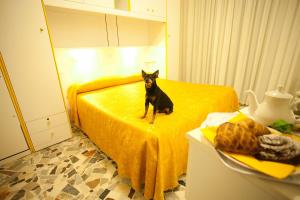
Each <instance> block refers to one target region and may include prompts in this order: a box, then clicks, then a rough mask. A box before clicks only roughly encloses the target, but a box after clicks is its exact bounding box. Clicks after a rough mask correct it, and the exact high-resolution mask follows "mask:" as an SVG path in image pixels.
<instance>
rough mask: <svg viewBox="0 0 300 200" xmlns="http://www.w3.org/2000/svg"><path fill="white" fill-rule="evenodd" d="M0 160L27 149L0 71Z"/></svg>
mask: <svg viewBox="0 0 300 200" xmlns="http://www.w3.org/2000/svg"><path fill="white" fill-rule="evenodd" d="M0 109H1V114H0V160H2V159H4V158H7V157H10V156H13V155H15V154H18V153H21V152H24V151H26V150H28V146H27V144H26V141H25V138H24V136H23V133H22V130H21V126H20V123H19V120H18V117H17V114H16V111H15V109H14V106H13V103H12V101H11V98H10V96H9V93H8V90H7V88H6V85H5V82H4V78H3V75H2V73H1V71H0Z"/></svg>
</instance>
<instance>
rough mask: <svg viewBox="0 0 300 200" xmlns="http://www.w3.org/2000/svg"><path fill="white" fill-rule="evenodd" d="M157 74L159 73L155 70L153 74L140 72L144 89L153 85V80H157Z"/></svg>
mask: <svg viewBox="0 0 300 200" xmlns="http://www.w3.org/2000/svg"><path fill="white" fill-rule="evenodd" d="M158 73H159V71H158V70H157V71H156V72H154V73H153V74H147V73H146V72H144V71H143V70H142V76H143V78H144V81H145V87H146V88H151V87H152V85H153V84H154V83H155V79H156V78H158Z"/></svg>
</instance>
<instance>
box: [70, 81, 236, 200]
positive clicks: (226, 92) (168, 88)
mask: <svg viewBox="0 0 300 200" xmlns="http://www.w3.org/2000/svg"><path fill="white" fill-rule="evenodd" d="M138 80H140V78H139V79H137V78H132V77H130V78H121V81H120V80H118V79H113V81H112V83H113V84H112V86H113V87H112V86H111V87H110V86H109V84H107V83H108V82H109V80H108V79H106V80H104V83H105V84H103V82H102V81H95V82H93V83H90V84H89V86H92V87H86V85H81V86H78V85H77V86H74V87H73V88H71V89H70V91H69V95H68V97H69V103H70V105H71V110H72V115H71V119H72V120H73V121H74V122H75V123H76V124H77V125H79V126H80V127H81V129H82V130H83V131H84V132H85V133H86V134H87V135H88V136H89V137H90V139H91V140H92V141H93V142H94V143H95V144H96V145H98V146H99V147H100V149H101V150H102V151H104V152H105V153H106V154H107V155H108V156H110V157H111V158H112V159H113V160H114V161H116V163H117V164H118V172H119V174H120V175H121V176H125V177H129V178H130V179H131V183H132V187H133V188H134V189H136V190H140V189H141V186H142V185H144V196H145V197H146V198H147V199H150V198H154V199H164V194H163V191H165V190H168V189H171V188H174V187H176V186H177V185H178V177H179V176H180V175H182V174H184V173H185V172H186V167H187V155H188V143H187V139H186V136H185V133H186V132H187V131H189V130H191V129H194V128H196V127H199V126H200V124H201V122H202V121H203V120H204V119H205V118H206V116H207V114H208V113H209V112H217V111H218V112H231V111H235V110H237V108H238V100H237V96H236V93H235V92H234V90H233V89H232V88H229V87H222V86H212V85H199V84H190V83H183V82H175V81H168V80H162V79H158V80H157V82H158V85H159V86H160V88H161V89H162V90H163V91H164V92H165V93H166V94H168V96H169V97H170V98H171V99H172V101H173V103H174V112H173V113H172V114H170V115H165V114H157V116H156V119H155V122H154V124H153V125H152V124H149V122H150V119H151V115H152V112H151V111H152V106H150V108H149V112H148V116H147V117H146V118H145V119H141V118H140V117H141V116H142V115H143V113H144V102H145V87H144V83H143V82H142V81H139V82H136V81H138ZM119 81H120V82H119ZM117 82H119V83H120V85H117V84H115V83H117ZM125 83H127V84H125ZM103 85H105V87H103ZM97 87H99V88H100V89H98V90H95V89H97ZM82 88H88V90H84V93H82ZM101 88H102V89H101ZM89 90H90V91H89Z"/></svg>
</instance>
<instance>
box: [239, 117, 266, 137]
mask: <svg viewBox="0 0 300 200" xmlns="http://www.w3.org/2000/svg"><path fill="white" fill-rule="evenodd" d="M237 124H240V125H241V126H244V127H245V128H248V129H249V130H250V131H251V132H252V133H253V134H255V136H261V135H266V134H270V133H271V132H270V131H269V129H268V128H267V127H265V126H263V125H262V124H260V123H257V122H255V121H254V120H252V119H250V118H247V119H244V120H242V121H239V122H238V123H237Z"/></svg>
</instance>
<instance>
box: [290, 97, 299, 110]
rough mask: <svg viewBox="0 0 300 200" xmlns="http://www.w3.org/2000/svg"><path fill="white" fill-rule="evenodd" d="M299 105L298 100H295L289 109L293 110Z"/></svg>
mask: <svg viewBox="0 0 300 200" xmlns="http://www.w3.org/2000/svg"><path fill="white" fill-rule="evenodd" d="M298 104H300V99H298V100H296V101H295V102H293V103H292V105H291V108H292V109H294V108H296V106H297V105H298Z"/></svg>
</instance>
